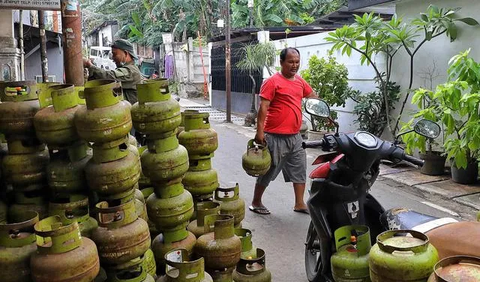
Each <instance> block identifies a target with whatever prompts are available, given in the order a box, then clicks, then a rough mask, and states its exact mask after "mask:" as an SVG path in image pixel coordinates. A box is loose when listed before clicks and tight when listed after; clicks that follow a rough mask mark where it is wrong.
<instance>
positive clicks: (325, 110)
mask: <svg viewBox="0 0 480 282" xmlns="http://www.w3.org/2000/svg"><path fill="white" fill-rule="evenodd" d="M305 111H306V112H307V113H309V114H311V115H314V116H318V117H323V118H329V117H330V107H329V106H328V104H327V103H326V102H325V101H323V100H320V99H314V98H313V99H307V101H306V102H305Z"/></svg>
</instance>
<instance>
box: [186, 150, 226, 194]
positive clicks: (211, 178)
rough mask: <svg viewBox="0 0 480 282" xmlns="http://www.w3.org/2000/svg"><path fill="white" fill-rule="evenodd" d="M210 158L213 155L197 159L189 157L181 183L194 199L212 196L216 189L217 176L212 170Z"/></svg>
mask: <svg viewBox="0 0 480 282" xmlns="http://www.w3.org/2000/svg"><path fill="white" fill-rule="evenodd" d="M212 157H213V154H211V155H208V156H207V157H203V158H198V159H193V158H194V157H193V156H189V163H190V165H189V169H188V171H187V173H185V177H184V178H183V180H182V183H183V185H184V186H185V189H187V190H188V191H189V192H190V193H191V194H192V195H193V196H194V197H195V196H200V195H207V194H208V195H212V193H213V191H215V189H217V188H218V175H217V171H216V170H214V169H212V160H211V158H212Z"/></svg>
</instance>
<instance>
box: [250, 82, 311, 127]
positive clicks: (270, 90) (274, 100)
mask: <svg viewBox="0 0 480 282" xmlns="http://www.w3.org/2000/svg"><path fill="white" fill-rule="evenodd" d="M312 92H313V89H312V87H310V85H308V83H307V82H306V81H305V80H304V79H303V78H301V77H300V76H299V75H295V79H294V80H288V79H286V78H285V77H283V75H282V74H281V73H276V74H274V75H273V76H271V77H270V78H268V79H267V80H265V81H264V82H263V84H262V87H261V89H260V97H262V98H264V99H267V100H269V101H270V107H269V108H268V112H267V117H266V119H265V128H264V131H265V132H269V133H276V134H296V133H298V132H299V131H300V127H301V125H302V98H305V97H307V96H308V95H310V94H311V93H312Z"/></svg>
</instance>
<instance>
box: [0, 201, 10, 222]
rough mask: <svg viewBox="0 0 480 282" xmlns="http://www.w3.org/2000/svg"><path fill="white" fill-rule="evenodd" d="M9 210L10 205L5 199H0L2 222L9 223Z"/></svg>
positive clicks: (0, 220) (0, 217)
mask: <svg viewBox="0 0 480 282" xmlns="http://www.w3.org/2000/svg"><path fill="white" fill-rule="evenodd" d="M7 211H8V206H7V204H5V203H4V202H3V201H1V200H0V224H5V223H7Z"/></svg>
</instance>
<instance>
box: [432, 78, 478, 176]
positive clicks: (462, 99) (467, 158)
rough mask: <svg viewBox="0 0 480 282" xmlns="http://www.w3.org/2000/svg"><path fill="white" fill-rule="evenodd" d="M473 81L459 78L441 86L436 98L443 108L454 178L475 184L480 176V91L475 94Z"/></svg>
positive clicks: (446, 145)
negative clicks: (472, 90) (479, 160)
mask: <svg viewBox="0 0 480 282" xmlns="http://www.w3.org/2000/svg"><path fill="white" fill-rule="evenodd" d="M479 82H480V81H479ZM471 89H472V88H471V87H470V86H469V83H467V82H466V81H460V80H455V81H452V82H448V83H445V84H442V85H439V86H438V87H437V90H436V92H435V98H436V99H438V100H439V102H440V107H441V110H442V112H443V113H442V122H443V124H444V125H445V134H446V135H447V136H450V138H447V140H445V142H444V149H445V153H446V155H447V159H449V160H451V161H452V165H451V167H452V179H453V181H455V182H457V183H462V184H472V183H474V182H476V181H477V177H478V157H479V149H480V116H479V113H478V111H479V104H480V94H478V93H472V92H471Z"/></svg>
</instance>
